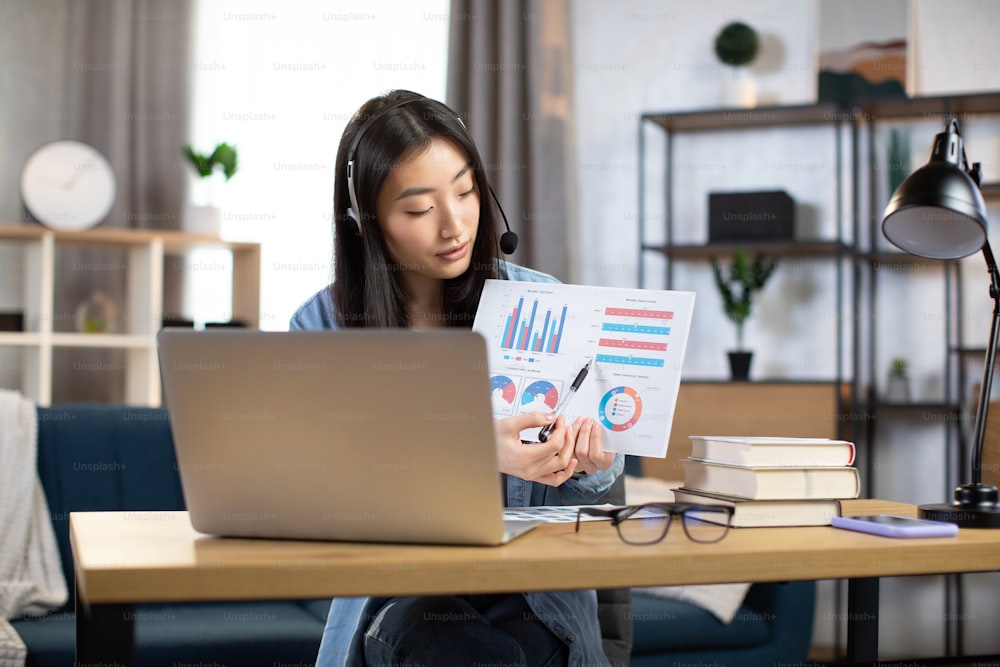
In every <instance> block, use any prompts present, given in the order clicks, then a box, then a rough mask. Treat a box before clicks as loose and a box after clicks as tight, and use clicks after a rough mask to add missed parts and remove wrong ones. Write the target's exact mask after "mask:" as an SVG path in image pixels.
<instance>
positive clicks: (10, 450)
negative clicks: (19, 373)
mask: <svg viewBox="0 0 1000 667" xmlns="http://www.w3.org/2000/svg"><path fill="white" fill-rule="evenodd" d="M37 436H38V417H37V413H36V411H35V404H34V403H33V402H32V401H30V400H28V399H26V398H24V397H23V396H21V394H19V393H18V392H15V391H9V390H6V389H0V536H2V540H0V667H22V666H23V665H24V662H25V658H26V656H27V649H26V648H25V646H24V642H22V641H21V638H20V637H18V635H17V632H15V630H14V628H13V627H12V626H11V625H10V623H8V622H7V621H9V620H10V619H13V618H18V617H19V616H32V615H39V614H44V613H46V612H47V611H49V610H51V609H54V608H57V607H60V606H62V605H63V604H65V603H66V599H67V591H66V581H65V580H64V579H63V573H62V565H61V562H60V559H59V549H58V547H57V546H56V536H55V531H54V530H53V529H52V521H51V517H50V515H49V506H48V503H47V502H45V493H44V491H43V490H42V484H41V481H40V480H39V478H38V468H37V460H36V455H37V448H38V442H37Z"/></svg>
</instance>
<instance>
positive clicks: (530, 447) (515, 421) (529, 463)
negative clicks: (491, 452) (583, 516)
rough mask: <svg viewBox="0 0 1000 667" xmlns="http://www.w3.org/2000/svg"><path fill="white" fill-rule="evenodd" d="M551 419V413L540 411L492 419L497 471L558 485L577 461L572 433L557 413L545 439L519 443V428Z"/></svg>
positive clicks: (538, 425) (569, 474)
mask: <svg viewBox="0 0 1000 667" xmlns="http://www.w3.org/2000/svg"><path fill="white" fill-rule="evenodd" d="M551 422H552V415H551V414H550V413H549V414H547V413H544V412H527V413H525V414H521V415H515V416H513V417H507V418H506V419H500V420H497V421H495V422H493V429H494V432H495V434H496V446H497V463H498V465H499V467H500V472H502V473H506V474H508V475H514V476H515V477H520V478H521V479H524V480H527V481H529V482H540V483H542V484H548V485H549V486H559V485H560V484H562V483H563V482H565V481H566V480H567V479H569V478H570V477H572V476H573V470H574V469H575V468H576V466H577V464H578V461H577V458H576V457H575V456H574V444H575V442H576V434H575V433H574V432H573V429H571V428H570V427H568V426H567V425H566V422H565V420H564V419H563V418H562V417H561V416H560V417H559V418H558V419H556V425H555V428H554V429H553V431H552V433H551V435H550V436H549V439H548V441H546V442H532V443H523V442H521V431H523V430H524V429H530V428H537V427H541V426H547V425H548V424H550V423H551Z"/></svg>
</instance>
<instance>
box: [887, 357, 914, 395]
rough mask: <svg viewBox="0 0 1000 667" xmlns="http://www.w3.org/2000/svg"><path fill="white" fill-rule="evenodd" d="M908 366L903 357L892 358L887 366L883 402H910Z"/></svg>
mask: <svg viewBox="0 0 1000 667" xmlns="http://www.w3.org/2000/svg"><path fill="white" fill-rule="evenodd" d="M909 369H910V364H909V362H908V361H907V360H906V359H905V358H903V357H893V359H892V361H891V362H890V364H889V381H888V382H887V383H886V388H885V400H887V401H890V402H892V403H906V402H908V401H909V400H910V376H909Z"/></svg>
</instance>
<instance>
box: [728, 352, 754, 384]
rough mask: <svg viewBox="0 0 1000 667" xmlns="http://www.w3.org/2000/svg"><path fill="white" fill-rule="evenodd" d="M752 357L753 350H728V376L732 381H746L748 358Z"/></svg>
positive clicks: (748, 369)
mask: <svg viewBox="0 0 1000 667" xmlns="http://www.w3.org/2000/svg"><path fill="white" fill-rule="evenodd" d="M751 359H753V352H730V353H729V376H730V379H731V380H734V381H746V380H748V379H750V360H751Z"/></svg>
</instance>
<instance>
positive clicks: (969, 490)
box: [917, 484, 1000, 528]
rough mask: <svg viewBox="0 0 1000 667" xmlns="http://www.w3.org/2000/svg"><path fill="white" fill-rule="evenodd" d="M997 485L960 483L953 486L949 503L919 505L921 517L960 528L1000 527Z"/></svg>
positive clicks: (999, 503) (999, 504)
mask: <svg viewBox="0 0 1000 667" xmlns="http://www.w3.org/2000/svg"><path fill="white" fill-rule="evenodd" d="M997 493H998V492H997V487H995V486H990V485H988V484H962V485H961V486H957V487H955V500H954V502H952V503H951V504H945V503H941V504H938V505H920V506H919V507H918V508H917V509H918V514H919V516H920V518H921V519H932V520H934V521H948V522H950V523H955V524H958V526H959V527H961V528H1000V502H998V501H997Z"/></svg>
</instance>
